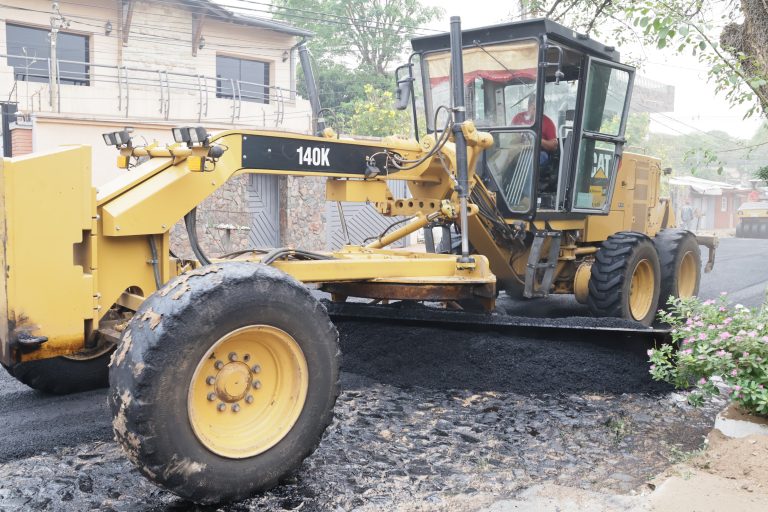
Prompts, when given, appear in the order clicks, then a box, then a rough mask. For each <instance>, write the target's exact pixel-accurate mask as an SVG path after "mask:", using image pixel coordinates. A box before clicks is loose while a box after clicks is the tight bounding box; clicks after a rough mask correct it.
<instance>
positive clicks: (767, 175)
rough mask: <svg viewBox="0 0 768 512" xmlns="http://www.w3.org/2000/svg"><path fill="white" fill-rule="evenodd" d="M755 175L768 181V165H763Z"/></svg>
mask: <svg viewBox="0 0 768 512" xmlns="http://www.w3.org/2000/svg"><path fill="white" fill-rule="evenodd" d="M755 177H757V178H759V179H761V180H763V181H765V182H767V183H768V165H766V166H763V167H761V168H759V169H758V170H757V172H755Z"/></svg>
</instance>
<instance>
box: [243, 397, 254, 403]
mask: <svg viewBox="0 0 768 512" xmlns="http://www.w3.org/2000/svg"><path fill="white" fill-rule="evenodd" d="M245 403H247V404H252V403H253V395H248V396H247V397H245Z"/></svg>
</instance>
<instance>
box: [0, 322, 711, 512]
mask: <svg viewBox="0 0 768 512" xmlns="http://www.w3.org/2000/svg"><path fill="white" fill-rule="evenodd" d="M339 329H340V332H341V335H342V340H341V341H342V351H343V353H344V361H343V369H344V374H343V380H342V384H343V389H344V391H343V392H342V394H341V396H340V397H339V401H338V403H337V407H336V414H335V419H334V422H333V423H332V425H331V426H330V427H329V429H328V431H327V434H326V437H325V439H324V441H323V442H322V443H321V445H320V448H319V449H318V451H317V452H316V453H315V454H314V455H313V456H311V457H310V458H309V459H307V461H305V463H304V464H303V466H302V468H301V469H300V471H299V472H298V473H297V474H296V475H295V476H294V477H291V478H290V479H289V480H288V481H287V482H285V483H284V484H283V485H282V486H280V487H279V488H277V489H274V490H273V491H271V492H269V493H267V494H265V495H263V496H259V497H256V498H253V499H251V500H249V501H247V502H243V503H238V504H232V505H229V506H226V507H222V508H221V509H220V510H228V511H240V510H303V511H342V510H344V511H349V510H360V511H373V510H392V509H399V510H425V511H430V510H457V511H458V510H467V509H476V508H479V507H482V506H483V505H484V504H489V503H491V502H492V501H494V500H496V499H502V498H505V497H512V496H514V495H515V494H516V493H517V492H519V491H520V490H522V489H524V488H526V487H529V486H530V485H532V484H534V483H538V482H544V481H547V482H553V483H557V484H562V485H571V486H576V487H580V488H583V489H590V490H611V491H613V492H623V493H631V492H634V491H636V490H638V489H641V488H642V487H643V486H644V484H645V482H646V481H647V480H648V479H649V478H650V477H652V476H653V475H655V474H656V473H658V472H660V471H662V470H663V469H664V468H666V467H668V466H669V465H670V464H671V463H672V462H675V460H674V457H675V456H676V454H678V456H679V454H680V453H681V451H688V450H693V449H695V448H697V447H699V446H700V445H701V442H702V439H703V438H702V436H703V435H704V434H706V433H707V432H708V431H709V429H710V428H711V426H712V423H713V418H714V414H715V412H716V411H717V410H719V408H720V404H712V405H711V406H709V407H707V408H703V409H692V408H690V407H689V406H687V405H686V404H685V399H684V397H683V396H682V395H680V394H678V393H675V392H673V391H672V390H671V389H669V388H668V387H666V386H663V385H661V384H658V383H654V382H652V381H651V380H650V378H649V377H648V375H647V363H646V359H647V356H646V355H645V347H639V346H634V347H618V346H616V343H615V340H603V341H602V342H600V343H596V342H587V341H583V340H563V341H543V340H532V339H525V338H512V337H510V336H508V335H503V334H500V333H493V332H485V333H472V332H466V331H456V330H449V329H436V328H413V327H398V326H393V325H389V326H385V325H382V324H372V323H366V322H345V323H342V324H340V325H339ZM20 508H24V509H29V510H78V511H79V510H88V509H99V510H119V511H123V510H126V511H127V510H190V505H189V504H188V503H185V502H182V501H181V500H179V499H178V498H176V497H174V496H173V495H171V494H169V493H166V492H164V491H161V490H159V489H157V488H156V487H154V486H153V485H152V484H150V483H148V482H147V481H146V480H145V479H144V478H143V477H141V476H140V475H139V474H138V473H137V472H136V471H135V470H134V469H133V468H132V466H131V465H130V464H129V463H128V462H127V461H125V459H124V458H123V456H122V454H121V453H120V451H119V449H118V448H117V447H116V445H115V444H114V443H111V442H97V443H88V444H83V445H78V446H75V447H71V448H63V449H59V450H56V451H55V452H53V453H47V454H38V455H36V456H33V457H30V458H26V459H19V460H16V461H11V462H7V463H5V464H4V465H2V466H0V509H2V510H18V509H20ZM192 510H194V508H192ZM200 510H216V509H215V508H211V509H200Z"/></svg>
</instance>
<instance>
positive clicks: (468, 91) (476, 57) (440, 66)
mask: <svg viewBox="0 0 768 512" xmlns="http://www.w3.org/2000/svg"><path fill="white" fill-rule="evenodd" d="M538 51H539V44H538V42H537V41H536V40H527V41H520V42H516V43H504V44H496V45H487V46H482V47H481V46H477V47H474V48H465V49H464V50H463V60H464V94H465V103H466V108H467V119H471V120H473V121H474V122H475V124H476V125H477V126H480V127H490V126H510V125H511V124H512V120H513V118H514V116H515V114H517V113H518V112H520V111H521V110H525V108H526V106H527V104H526V101H527V98H528V97H529V96H530V95H531V94H533V93H535V91H536V70H537V63H538ZM424 60H425V62H426V66H424V67H425V71H426V73H427V76H426V77H425V78H426V80H425V84H426V85H427V87H428V88H429V91H428V93H427V95H426V98H425V100H426V110H427V123H428V125H427V126H428V128H429V130H430V131H433V130H434V129H435V127H434V113H435V111H436V110H437V108H438V107H440V106H441V105H445V106H446V107H450V105H451V83H450V77H449V73H450V67H451V55H450V52H448V51H444V52H438V53H432V54H428V55H427V56H426V57H425V58H424ZM447 115H448V113H447V112H445V111H443V112H441V113H440V116H439V117H438V128H439V129H441V128H442V124H443V123H444V122H445V119H446V116H447ZM530 124H532V122H531V123H529V124H528V125H529V126H530Z"/></svg>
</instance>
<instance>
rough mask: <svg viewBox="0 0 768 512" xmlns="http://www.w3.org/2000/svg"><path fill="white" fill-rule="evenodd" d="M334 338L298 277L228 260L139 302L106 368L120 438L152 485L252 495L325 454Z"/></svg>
mask: <svg viewBox="0 0 768 512" xmlns="http://www.w3.org/2000/svg"><path fill="white" fill-rule="evenodd" d="M338 366H339V349H338V333H337V331H336V328H335V327H334V326H333V324H332V323H331V322H330V320H329V317H328V314H327V312H326V310H325V308H324V307H323V306H322V304H320V303H319V302H318V301H317V299H315V298H314V297H313V296H312V295H311V294H310V293H309V291H308V290H307V289H306V288H305V287H304V286H303V285H302V284H301V283H299V282H298V281H296V280H294V279H293V278H292V277H290V276H288V275H286V274H284V273H282V272H280V271H278V270H276V269H273V268H271V267H266V266H264V265H258V264H253V263H224V264H213V265H209V266H206V267H202V268H201V269H198V270H196V271H192V272H189V273H187V274H184V275H182V276H179V277H178V278H176V279H174V280H173V281H171V282H170V283H168V284H167V285H166V286H164V287H163V288H162V289H161V290H159V291H158V292H156V293H155V294H153V295H152V296H151V297H150V298H149V299H147V300H146V301H145V302H144V304H142V306H141V308H140V309H139V311H137V312H136V315H135V316H134V317H133V319H132V320H131V322H130V324H129V326H128V328H127V329H126V330H125V332H124V334H123V339H122V341H121V343H120V346H119V347H118V350H117V351H116V352H115V356H114V358H113V363H112V367H111V371H110V384H111V386H112V391H111V393H110V406H111V408H112V413H113V416H114V421H113V426H114V430H115V435H116V438H117V440H118V441H119V442H120V444H121V445H122V447H123V449H124V450H125V451H126V453H127V454H128V457H129V458H130V459H131V460H132V461H133V462H134V463H135V464H136V465H137V467H138V468H139V470H140V471H141V472H142V473H143V474H144V475H145V476H146V477H148V478H149V479H150V480H152V481H154V482H155V483H157V484H159V485H161V486H162V487H165V488H166V489H168V490H170V491H172V492H174V493H175V494H177V495H179V496H181V497H182V498H185V499H188V500H190V501H194V502H196V503H204V504H210V503H219V502H225V501H233V500H239V499H244V498H247V497H248V496H251V495H253V494H254V493H257V492H260V491H264V490H267V489H269V488H271V487H273V486H274V485H276V484H277V483H278V482H279V481H280V479H282V478H284V477H286V476H287V475H289V474H290V473H292V472H293V471H295V470H296V469H297V468H298V467H299V466H300V465H301V462H302V461H303V460H304V459H305V458H306V457H307V456H309V455H310V454H311V453H312V452H313V451H314V450H315V448H316V447H317V445H318V444H319V442H320V438H321V437H322V435H323V432H324V431H325V429H326V427H327V426H328V425H329V424H330V422H331V420H332V418H333V406H334V403H335V401H336V397H337V396H338V392H339V384H338V376H339V370H338Z"/></svg>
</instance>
